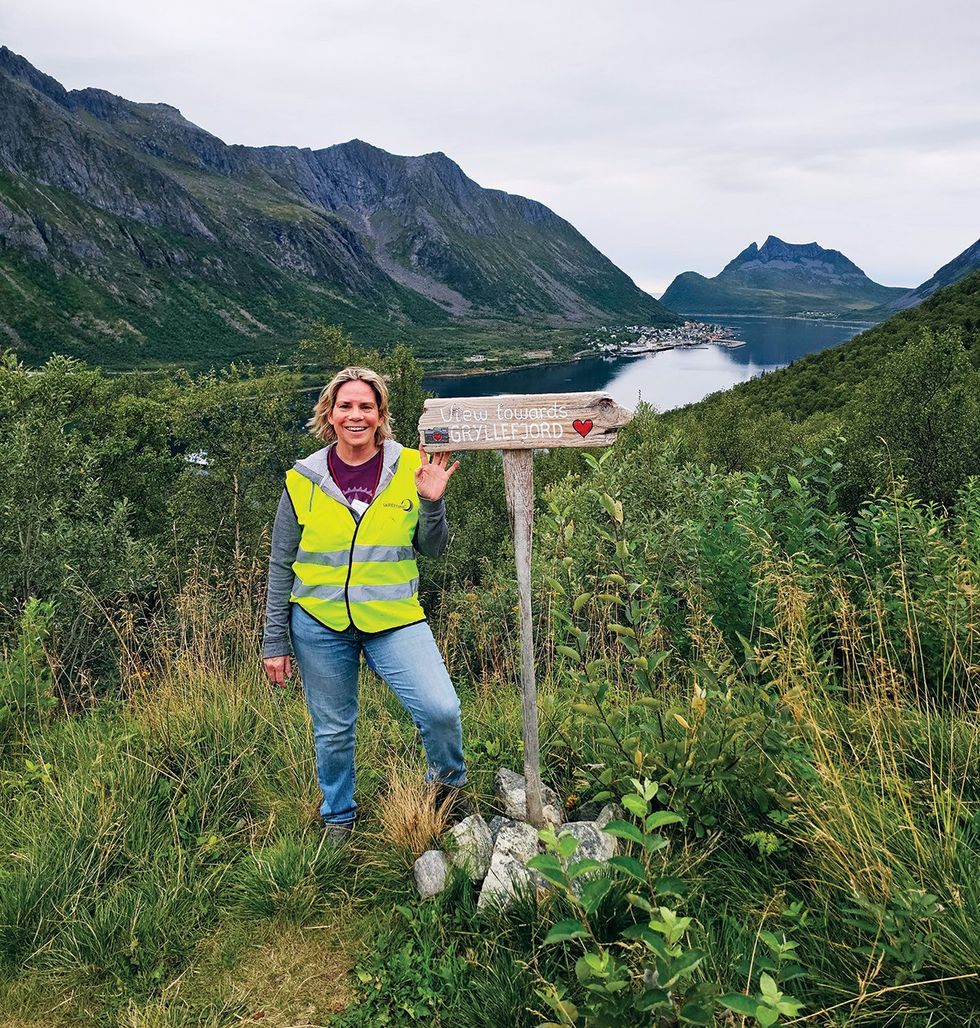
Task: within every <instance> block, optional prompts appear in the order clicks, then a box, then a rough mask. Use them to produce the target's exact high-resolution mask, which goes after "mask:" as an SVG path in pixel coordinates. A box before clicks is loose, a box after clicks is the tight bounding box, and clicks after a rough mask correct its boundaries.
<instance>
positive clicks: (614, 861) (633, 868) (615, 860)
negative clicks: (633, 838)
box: [609, 857, 647, 882]
mask: <svg viewBox="0 0 980 1028" xmlns="http://www.w3.org/2000/svg"><path fill="white" fill-rule="evenodd" d="M609 866H610V867H615V868H617V869H618V870H620V871H625V872H626V873H627V874H628V875H632V877H633V878H635V879H636V880H637V881H638V882H646V880H647V871H646V868H645V867H644V866H643V865H642V864H641V863H640V862H639V861H638V860H637V859H636V857H610V858H609Z"/></svg>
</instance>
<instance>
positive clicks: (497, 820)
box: [488, 814, 514, 846]
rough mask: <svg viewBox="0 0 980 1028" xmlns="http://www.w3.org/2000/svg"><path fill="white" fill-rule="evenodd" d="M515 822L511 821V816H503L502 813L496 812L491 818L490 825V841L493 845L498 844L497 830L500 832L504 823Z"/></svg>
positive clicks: (510, 823)
mask: <svg viewBox="0 0 980 1028" xmlns="http://www.w3.org/2000/svg"><path fill="white" fill-rule="evenodd" d="M513 823H514V822H513V821H511V819H510V818H509V817H502V816H501V815H500V814H495V815H494V816H493V817H492V818H490V824H489V826H488V827H489V828H490V841H491V843H492V845H494V846H496V844H497V832H499V831H500V829H501V828H503V827H504V825H512V824H513Z"/></svg>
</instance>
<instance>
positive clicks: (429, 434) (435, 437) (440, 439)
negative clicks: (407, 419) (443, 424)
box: [425, 428, 449, 443]
mask: <svg viewBox="0 0 980 1028" xmlns="http://www.w3.org/2000/svg"><path fill="white" fill-rule="evenodd" d="M425 441H426V442H427V443H448V442H449V429H448V428H427V429H426V430H425Z"/></svg>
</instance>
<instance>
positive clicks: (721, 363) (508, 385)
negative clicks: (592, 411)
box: [424, 317, 868, 411]
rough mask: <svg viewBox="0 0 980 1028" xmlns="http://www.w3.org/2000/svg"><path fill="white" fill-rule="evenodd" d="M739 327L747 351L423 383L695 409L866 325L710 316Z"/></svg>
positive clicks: (438, 391)
mask: <svg viewBox="0 0 980 1028" xmlns="http://www.w3.org/2000/svg"><path fill="white" fill-rule="evenodd" d="M705 320H710V321H711V322H712V323H714V324H718V325H727V326H729V327H731V328H733V329H734V330H735V331H736V333H737V334H738V337H739V339H741V340H743V341H744V342H745V345H744V346H739V347H737V348H736V349H728V348H727V347H724V346H717V345H714V344H708V345H705V346H698V347H683V348H678V349H676V350H665V351H664V352H662V353H654V354H646V355H644V356H641V357H617V358H614V359H611V360H610V359H603V358H601V357H584V358H582V359H581V360H577V361H569V362H568V363H564V364H552V365H547V366H544V367H538V368H519V369H516V370H513V371H499V372H493V373H490V374H484V375H479V374H477V375H451V376H445V377H439V378H427V379H425V383H424V384H425V388H426V389H428V390H430V391H431V392H433V393H435V395H436V396H496V395H499V394H505V393H564V392H585V391H589V390H593V389H595V390H600V389H601V390H603V391H605V392H607V393H609V395H610V396H612V398H613V399H614V400H615V401H616V402H617V403H621V404H622V405H623V406H624V407H629V408H630V409H633V408H635V407H636V404H637V402H638V401H639V400H641V399H642V400H646V401H647V402H648V403H652V404H653V406H654V407H656V408H657V409H658V410H662V411H663V410H671V409H672V408H674V407H682V406H683V405H684V404H686V403H695V402H697V401H698V400H701V399H704V397H705V396H707V395H708V394H709V393H714V392H717V391H718V390H720V389H729V388H731V387H732V386H733V385H735V384H736V383H738V382H744V381H746V380H747V379H750V378H753V377H755V376H756V375H760V374H762V372H764V371H774V370H775V369H776V368H782V367H785V366H786V365H787V364H789V363H790V362H791V361H794V360H796V359H797V358H799V357H803V356H805V355H806V354H808V353H816V352H817V351H819V350H825V349H827V348H828V347H830V346H837V345H839V344H840V343H843V342H846V341H847V340H848V339H850V338H851V337H852V336H855V335H857V333H858V332H860V331H862V330H863V329H865V328H868V325H865V324H857V323H854V322H850V323H846V324H845V323H842V322H835V321H803V320H802V319H798V318H752V317H712V318H710V319H708V318H706V319H705Z"/></svg>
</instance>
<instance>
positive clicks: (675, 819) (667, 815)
mask: <svg viewBox="0 0 980 1028" xmlns="http://www.w3.org/2000/svg"><path fill="white" fill-rule="evenodd" d="M684 821H685V819H684V818H683V817H682V816H681V815H680V814H675V813H674V812H673V811H671V810H655V811H654V812H653V813H652V814H651V815H650V816H649V817H648V818H647V819H646V821H645V822H644V826H645V828H646V830H647V831H648V832H652V831H653V830H654V829H655V828H663V826H664V825H676V824H683V823H684Z"/></svg>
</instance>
